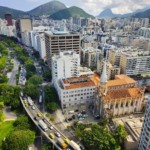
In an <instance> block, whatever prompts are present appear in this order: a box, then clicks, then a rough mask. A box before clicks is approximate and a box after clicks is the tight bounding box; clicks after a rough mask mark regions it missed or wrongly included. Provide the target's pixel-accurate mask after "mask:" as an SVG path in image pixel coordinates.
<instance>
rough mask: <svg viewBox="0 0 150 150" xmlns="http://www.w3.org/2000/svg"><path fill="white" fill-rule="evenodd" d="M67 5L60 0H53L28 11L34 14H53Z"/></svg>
mask: <svg viewBox="0 0 150 150" xmlns="http://www.w3.org/2000/svg"><path fill="white" fill-rule="evenodd" d="M66 8H67V7H66V6H65V5H64V4H63V3H61V2H59V1H51V2H48V3H46V4H43V5H40V6H38V7H36V8H34V9H32V10H30V11H28V13H29V14H30V15H34V16H42V15H48V16H50V15H52V14H54V13H56V12H58V11H60V10H63V9H66Z"/></svg>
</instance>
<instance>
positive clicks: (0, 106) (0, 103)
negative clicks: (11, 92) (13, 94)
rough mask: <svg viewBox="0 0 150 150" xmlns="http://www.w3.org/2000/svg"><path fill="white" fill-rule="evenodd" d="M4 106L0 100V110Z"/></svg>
mask: <svg viewBox="0 0 150 150" xmlns="http://www.w3.org/2000/svg"><path fill="white" fill-rule="evenodd" d="M4 107H5V105H4V102H0V110H3V109H4Z"/></svg>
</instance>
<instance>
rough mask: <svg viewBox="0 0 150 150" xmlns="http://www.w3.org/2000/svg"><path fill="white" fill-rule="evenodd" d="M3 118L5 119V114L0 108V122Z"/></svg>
mask: <svg viewBox="0 0 150 150" xmlns="http://www.w3.org/2000/svg"><path fill="white" fill-rule="evenodd" d="M4 119H5V116H4V114H3V111H2V110H0V122H3V121H4Z"/></svg>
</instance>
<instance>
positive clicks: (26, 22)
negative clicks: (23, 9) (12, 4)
mask: <svg viewBox="0 0 150 150" xmlns="http://www.w3.org/2000/svg"><path fill="white" fill-rule="evenodd" d="M31 30H32V22H31V19H30V18H29V17H24V18H21V19H20V31H21V32H24V31H28V32H29V31H31Z"/></svg>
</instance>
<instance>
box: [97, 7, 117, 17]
mask: <svg viewBox="0 0 150 150" xmlns="http://www.w3.org/2000/svg"><path fill="white" fill-rule="evenodd" d="M117 16H118V15H117ZM97 17H98V18H114V17H116V14H113V12H112V10H111V9H105V10H104V11H102V12H101V13H100V14H99V15H98V16H97Z"/></svg>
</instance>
